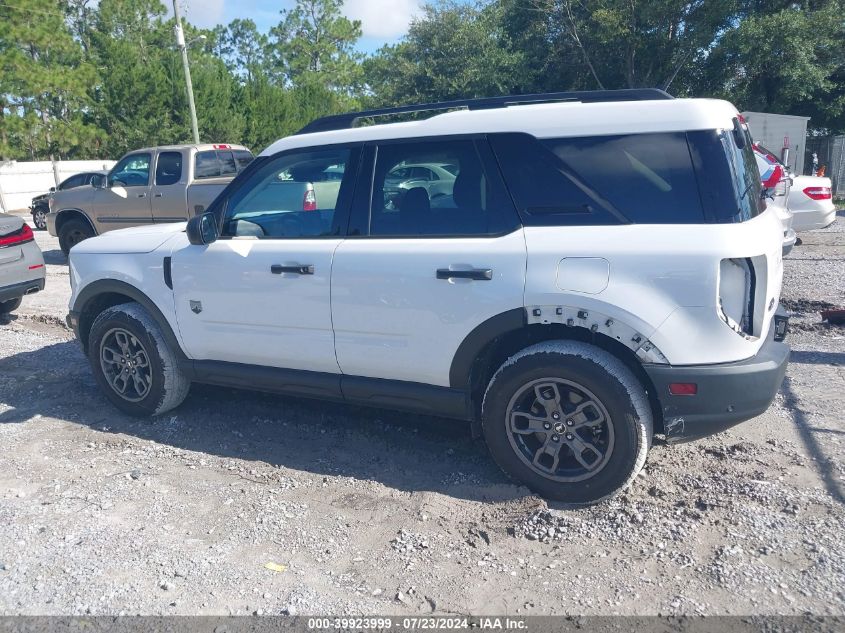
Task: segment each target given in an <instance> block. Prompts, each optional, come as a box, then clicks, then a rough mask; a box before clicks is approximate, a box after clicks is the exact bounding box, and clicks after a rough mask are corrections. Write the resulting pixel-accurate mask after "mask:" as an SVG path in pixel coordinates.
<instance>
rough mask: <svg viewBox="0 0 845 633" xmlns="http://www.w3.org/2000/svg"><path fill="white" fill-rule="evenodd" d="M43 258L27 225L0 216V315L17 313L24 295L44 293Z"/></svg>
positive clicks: (20, 219) (16, 219) (11, 217)
mask: <svg viewBox="0 0 845 633" xmlns="http://www.w3.org/2000/svg"><path fill="white" fill-rule="evenodd" d="M44 273H45V270H44V257H43V256H42V255H41V249H40V248H38V244H36V243H35V236H34V235H33V233H32V229H31V228H30V226H29V225H28V224H27V223H26V222H24V221H23V218H20V217H18V216H16V215H9V214H6V213H0V314H8V313H9V312H13V311H14V310H17V309H18V307H19V306H20V305H21V300H22V298H23V297H24V296H26V295H29V294H32V293H34V292H38V291H39V290H44Z"/></svg>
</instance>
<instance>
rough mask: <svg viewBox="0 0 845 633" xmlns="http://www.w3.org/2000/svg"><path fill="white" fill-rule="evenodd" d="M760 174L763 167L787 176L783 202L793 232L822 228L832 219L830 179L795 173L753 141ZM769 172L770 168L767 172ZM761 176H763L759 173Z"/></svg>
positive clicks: (764, 169)
mask: <svg viewBox="0 0 845 633" xmlns="http://www.w3.org/2000/svg"><path fill="white" fill-rule="evenodd" d="M754 150H755V154H756V156H757V164H758V166H759V167H760V173H761V174H764V172H766V170H774V169H777V168H780V170H781V171H782V172H783V173H784V174H785V175H786V177H787V178H788V181H789V182H788V184H789V186H788V187H787V189H786V205H787V207H788V208H789V212H790V214H791V219H790V223H791V227H792V229H794V231H795V232H796V233H800V232H802V231H811V230H813V229H823V228H825V227H826V226H829V225H830V224H832V223H833V222H834V221H835V220H836V205H835V204H833V184H832V183H831V181H830V178H824V177H820V176H796V175H795V174H792V173H790V172H789V169H788V168H787V167H786V166H785V165H784V164H783V163H781V162H780V160H779V159H778V158H777V156H775V154H774V153H773V152H772V151H771V150H768V149H766V148H765V147H763V146H762V145H760V144H759V143H756V144H755V145H754ZM768 173H769V174H771V171H769V172H768ZM763 178H764V179H765V176H763Z"/></svg>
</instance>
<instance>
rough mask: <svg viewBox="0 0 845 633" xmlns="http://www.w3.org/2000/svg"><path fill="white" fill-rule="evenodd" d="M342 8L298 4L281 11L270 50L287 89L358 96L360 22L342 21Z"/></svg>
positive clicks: (326, 1) (338, 1) (332, 2)
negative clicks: (304, 88) (308, 87)
mask: <svg viewBox="0 0 845 633" xmlns="http://www.w3.org/2000/svg"><path fill="white" fill-rule="evenodd" d="M342 6H343V2H342V0H297V2H296V6H295V7H294V8H293V9H290V10H283V11H281V15H282V20H281V22H280V23H279V24H278V25H276V26H275V27H273V28H272V29H271V30H270V37H271V41H270V47H269V50H270V54H271V57H272V65H273V69H274V71H275V73H276V74H277V75H278V76H279V77H280V79H281V81H282V82H284V83H285V84H286V85H292V86H302V85H306V84H307V85H314V86H323V87H325V88H327V89H329V90H331V91H333V92H335V93H337V94H340V95H346V96H347V97H354V96H355V95H357V94H359V93H360V91H361V87H362V85H363V77H362V70H361V61H362V59H363V55H362V54H361V53H359V52H357V51H356V50H355V43H356V42H357V41H358V39H359V38H360V37H361V23H360V22H359V21H358V20H349V19H348V18H346V17H344V16H343V14H342V13H341V7H342Z"/></svg>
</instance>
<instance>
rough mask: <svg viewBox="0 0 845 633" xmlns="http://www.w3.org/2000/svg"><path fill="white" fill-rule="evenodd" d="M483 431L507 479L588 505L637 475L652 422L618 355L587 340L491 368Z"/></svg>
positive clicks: (553, 345)
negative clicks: (588, 342) (495, 369)
mask: <svg viewBox="0 0 845 633" xmlns="http://www.w3.org/2000/svg"><path fill="white" fill-rule="evenodd" d="M550 396H551V398H550ZM558 405H560V406H558ZM579 407H580V408H579ZM546 425H548V426H546ZM567 425H571V426H569V427H567ZM535 428H537V429H540V430H538V431H536V432H535V431H534V429H535ZM482 429H483V434H484V439H485V441H486V442H487V446H488V448H489V449H490V453H491V454H492V456H493V459H494V460H495V461H496V463H497V464H498V465H499V466H500V467H501V469H502V470H503V471H504V472H505V473H506V474H507V475H508V476H510V477H511V478H512V479H514V480H515V481H517V482H519V483H522V484H525V485H527V486H528V487H529V488H530V489H532V490H533V491H534V492H536V493H538V494H540V495H541V496H543V497H545V498H548V499H552V500H555V501H563V502H566V503H571V504H591V503H597V502H599V501H601V500H603V499H606V498H608V497H610V496H613V495H615V494H617V493H618V492H620V491H621V490H623V489H624V488H626V487H627V486H629V485H630V484H631V482H632V481H633V480H634V478H635V477H636V476H637V474H638V473H639V471H640V470H641V469H642V467H643V465H644V464H645V460H646V455H647V453H648V450H649V448H650V447H651V440H652V435H653V421H652V412H651V407H650V405H649V402H648V397H647V395H646V392H645V389H644V388H643V386H642V384H641V383H640V382H639V380H637V378H636V377H635V376H634V374H633V372H632V371H631V370H630V369H629V368H628V367H627V366H626V365H625V364H624V363H623V362H622V361H621V360H619V359H618V358H616V357H615V356H613V355H612V354H610V353H608V352H606V351H604V350H603V349H601V348H598V347H596V346H594V345H589V344H587V343H582V342H579V341H548V342H545V343H539V344H537V345H534V346H532V347H528V348H526V349H524V350H522V351H521V352H519V353H517V354H515V355H514V356H512V357H511V358H509V359H508V360H507V361H506V362H505V363H504V364H503V365H502V366H501V367H500V368H499V370H498V371H497V372H496V373H495V375H494V376H493V378H492V379H491V380H490V383H489V385H488V387H487V391H486V393H485V395H484V401H483V404H482ZM576 452H577V453H578V455H577V456H576ZM585 462H586V463H585Z"/></svg>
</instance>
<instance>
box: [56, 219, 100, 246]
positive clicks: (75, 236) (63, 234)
mask: <svg viewBox="0 0 845 633" xmlns="http://www.w3.org/2000/svg"><path fill="white" fill-rule="evenodd" d="M89 237H94V231H93V230H92V229H91V226H90V225H89V224H88V223H87V222H84V221H82V220H76V219H73V220H68V221H67V222H65V223H64V224H63V225H62V229H61V231H59V247H60V248H61V249H62V252H63V253H64V254H65V255H67V254H68V253H69V252H70V249H71V248H73V247H74V246H76V245H77V244H79V243H80V242H81V241H82V240H87V239H88V238H89Z"/></svg>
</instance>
